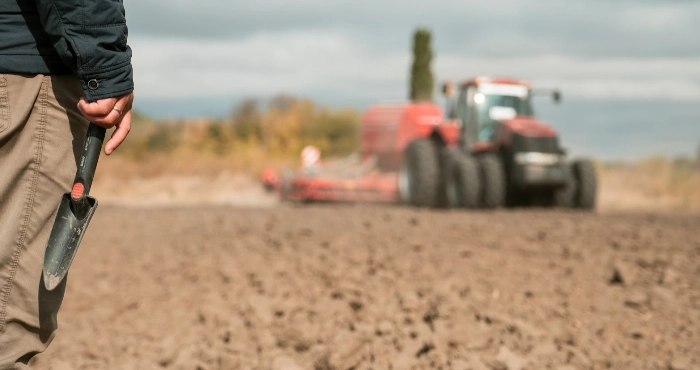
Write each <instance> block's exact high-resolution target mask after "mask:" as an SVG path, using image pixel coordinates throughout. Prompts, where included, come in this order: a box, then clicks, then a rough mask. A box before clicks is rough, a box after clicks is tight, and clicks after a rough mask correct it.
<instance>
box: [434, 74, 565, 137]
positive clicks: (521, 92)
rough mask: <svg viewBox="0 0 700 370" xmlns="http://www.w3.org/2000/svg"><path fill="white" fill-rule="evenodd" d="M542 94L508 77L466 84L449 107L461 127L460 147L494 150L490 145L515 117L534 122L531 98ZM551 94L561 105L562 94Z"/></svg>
mask: <svg viewBox="0 0 700 370" xmlns="http://www.w3.org/2000/svg"><path fill="white" fill-rule="evenodd" d="M446 91H447V89H446ZM541 92H542V90H539V91H533V90H532V89H531V87H530V83H529V82H527V81H522V80H515V79H509V78H486V77H479V78H475V79H472V80H468V81H466V82H464V83H463V84H461V86H460V89H459V92H458V94H457V97H456V99H452V100H451V101H450V107H451V109H450V108H448V116H449V118H451V119H455V120H457V122H458V124H459V125H460V127H461V128H462V130H461V134H462V135H461V137H460V143H459V144H460V146H461V147H462V148H464V149H466V150H476V151H479V150H481V149H483V148H488V147H492V146H493V145H487V144H488V143H494V142H495V141H497V137H496V133H497V132H498V131H499V125H501V124H503V123H504V122H508V121H511V120H513V119H516V118H520V119H521V121H522V120H523V119H525V118H531V120H530V121H532V120H534V110H533V108H532V102H531V98H532V96H533V95H534V94H539V93H541ZM551 93H552V95H553V97H554V100H555V101H556V102H558V101H559V100H560V96H561V95H560V94H559V92H558V91H555V90H552V91H551ZM449 98H450V97H449V96H448V99H449Z"/></svg>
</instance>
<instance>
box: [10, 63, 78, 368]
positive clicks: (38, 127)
mask: <svg viewBox="0 0 700 370" xmlns="http://www.w3.org/2000/svg"><path fill="white" fill-rule="evenodd" d="M81 96H82V91H81V88H80V84H79V82H78V80H77V78H76V77H74V76H43V75H13V74H0V369H26V368H27V365H26V364H27V362H28V361H29V360H30V359H31V357H32V356H33V355H35V354H37V353H40V352H42V351H44V350H45V349H46V347H47V346H48V345H49V343H50V342H51V340H52V339H53V337H54V335H55V331H56V328H57V324H56V314H57V312H58V308H59V307H60V306H61V301H62V300H63V293H64V291H65V281H64V282H63V283H62V284H61V286H59V287H58V288H56V289H55V290H54V291H52V292H49V291H47V290H46V289H44V287H43V283H41V273H42V267H43V259H44V250H45V247H46V241H47V239H48V236H49V232H50V231H51V227H52V226H53V220H54V217H55V213H56V209H57V207H58V203H59V201H60V199H61V195H62V194H63V193H65V192H68V191H70V188H71V185H72V182H73V177H74V176H75V170H76V163H77V160H78V158H79V156H80V150H81V147H82V145H83V142H84V140H85V132H86V131H87V126H88V122H87V121H86V120H85V119H84V118H83V117H82V116H81V115H80V113H79V111H78V109H77V106H76V104H77V102H78V99H80V97H81Z"/></svg>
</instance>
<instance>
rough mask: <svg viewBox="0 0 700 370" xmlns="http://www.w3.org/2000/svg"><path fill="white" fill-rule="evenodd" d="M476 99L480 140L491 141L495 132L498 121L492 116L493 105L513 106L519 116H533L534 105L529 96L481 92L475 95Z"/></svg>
mask: <svg viewBox="0 0 700 370" xmlns="http://www.w3.org/2000/svg"><path fill="white" fill-rule="evenodd" d="M474 101H475V103H476V105H477V109H476V111H477V131H478V135H477V136H478V139H477V140H478V141H489V140H490V139H491V137H492V136H493V134H494V133H495V129H496V124H497V122H496V121H495V120H493V119H492V118H491V116H490V110H491V108H493V107H505V108H512V109H513V110H514V111H515V113H516V114H517V115H518V116H532V106H531V105H530V100H529V99H528V98H527V97H525V98H521V97H518V96H511V95H486V94H481V93H479V94H477V96H475V97H474Z"/></svg>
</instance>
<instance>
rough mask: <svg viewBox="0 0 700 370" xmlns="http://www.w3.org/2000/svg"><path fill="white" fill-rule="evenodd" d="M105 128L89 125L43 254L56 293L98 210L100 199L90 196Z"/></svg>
mask: <svg viewBox="0 0 700 370" xmlns="http://www.w3.org/2000/svg"><path fill="white" fill-rule="evenodd" d="M104 138H105V129H104V127H100V126H98V125H96V124H94V123H90V127H89V128H88V131H87V135H86V137H85V147H84V148H83V155H82V157H81V158H80V164H79V165H78V171H77V172H76V174H75V181H73V189H72V190H71V192H70V193H65V194H63V197H61V204H60V205H59V206H58V212H57V213H56V220H55V221H54V224H53V229H51V235H49V241H48V242H47V243H46V252H45V254H44V273H43V277H44V286H45V287H46V289H47V290H50V291H51V290H54V289H55V288H56V287H57V286H58V285H59V284H60V283H61V281H63V278H65V277H66V274H67V273H68V268H69V267H70V265H71V263H72V262H73V257H75V253H76V252H77V251H78V246H79V245H80V241H81V240H82V239H83V235H85V230H86V229H87V227H88V224H89V223H90V219H92V215H93V214H94V213H95V209H96V208H97V199H95V198H93V197H90V196H88V194H89V193H90V186H91V185H92V178H93V176H95V168H96V167H97V160H98V159H99V158H100V151H101V150H102V142H103V141H104Z"/></svg>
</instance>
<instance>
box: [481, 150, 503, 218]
mask: <svg viewBox="0 0 700 370" xmlns="http://www.w3.org/2000/svg"><path fill="white" fill-rule="evenodd" d="M479 169H480V171H481V203H480V204H481V206H482V207H484V208H498V207H502V206H503V205H504V204H505V201H506V175H505V171H504V169H503V163H502V162H501V159H500V158H498V156H497V155H495V154H492V153H487V154H483V155H482V156H480V157H479Z"/></svg>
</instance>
